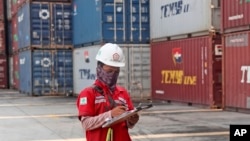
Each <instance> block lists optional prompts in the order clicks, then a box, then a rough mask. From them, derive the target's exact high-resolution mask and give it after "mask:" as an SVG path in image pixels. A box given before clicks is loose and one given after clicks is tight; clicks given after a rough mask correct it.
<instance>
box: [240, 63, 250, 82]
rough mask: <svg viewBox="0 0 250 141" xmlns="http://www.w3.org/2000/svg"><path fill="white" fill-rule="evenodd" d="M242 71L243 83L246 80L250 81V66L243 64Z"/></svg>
mask: <svg viewBox="0 0 250 141" xmlns="http://www.w3.org/2000/svg"><path fill="white" fill-rule="evenodd" d="M241 71H242V78H241V83H245V82H246V83H250V66H241ZM245 80H246V81H245Z"/></svg>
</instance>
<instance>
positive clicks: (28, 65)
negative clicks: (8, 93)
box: [19, 50, 73, 95]
mask: <svg viewBox="0 0 250 141" xmlns="http://www.w3.org/2000/svg"><path fill="white" fill-rule="evenodd" d="M19 61H20V62H19V69H20V70H19V76H20V77H19V78H20V87H19V90H20V92H21V93H25V94H28V95H67V94H72V93H73V66H72V51H71V50H33V51H31V50H27V51H23V52H19Z"/></svg>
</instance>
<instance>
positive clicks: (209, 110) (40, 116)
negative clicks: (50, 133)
mask: <svg viewBox="0 0 250 141" xmlns="http://www.w3.org/2000/svg"><path fill="white" fill-rule="evenodd" d="M214 111H222V109H197V110H171V111H166V110H164V111H142V112H140V114H141V115H144V114H166V113H187V112H214ZM77 116H78V115H76V114H47V115H25V116H0V120H1V119H25V118H59V117H77Z"/></svg>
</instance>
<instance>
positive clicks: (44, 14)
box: [39, 9, 49, 20]
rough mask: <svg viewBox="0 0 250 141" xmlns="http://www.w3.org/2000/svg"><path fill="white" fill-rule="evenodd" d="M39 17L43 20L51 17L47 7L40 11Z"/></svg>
mask: <svg viewBox="0 0 250 141" xmlns="http://www.w3.org/2000/svg"><path fill="white" fill-rule="evenodd" d="M39 17H40V18H41V19H43V20H47V19H49V11H48V10H47V9H42V10H40V11H39Z"/></svg>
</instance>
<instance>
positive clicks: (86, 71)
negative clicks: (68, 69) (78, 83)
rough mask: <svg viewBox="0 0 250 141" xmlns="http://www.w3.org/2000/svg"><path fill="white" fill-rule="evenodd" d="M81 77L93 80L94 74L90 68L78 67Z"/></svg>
mask: <svg viewBox="0 0 250 141" xmlns="http://www.w3.org/2000/svg"><path fill="white" fill-rule="evenodd" d="M79 72H80V76H81V79H88V80H95V79H96V75H95V74H94V73H92V72H91V70H90V69H79Z"/></svg>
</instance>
